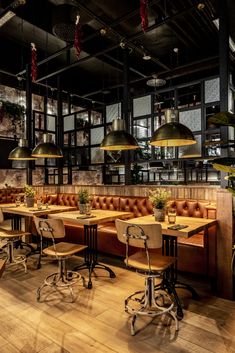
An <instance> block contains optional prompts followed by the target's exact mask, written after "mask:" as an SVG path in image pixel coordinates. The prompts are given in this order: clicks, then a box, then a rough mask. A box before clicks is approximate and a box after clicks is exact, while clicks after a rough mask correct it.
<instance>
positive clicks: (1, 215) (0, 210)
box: [0, 208, 4, 224]
mask: <svg viewBox="0 0 235 353" xmlns="http://www.w3.org/2000/svg"><path fill="white" fill-rule="evenodd" d="M3 221H4V216H3V212H2V209H1V208H0V224H1V223H3Z"/></svg>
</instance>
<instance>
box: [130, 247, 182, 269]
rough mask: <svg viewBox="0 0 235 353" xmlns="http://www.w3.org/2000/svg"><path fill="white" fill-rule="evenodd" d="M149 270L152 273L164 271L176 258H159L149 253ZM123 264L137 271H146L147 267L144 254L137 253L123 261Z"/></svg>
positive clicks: (141, 252) (159, 256)
mask: <svg viewBox="0 0 235 353" xmlns="http://www.w3.org/2000/svg"><path fill="white" fill-rule="evenodd" d="M149 257H150V263H151V270H152V271H159V272H161V271H165V270H166V269H167V268H169V266H171V265H173V263H175V261H176V258H175V257H171V256H161V255H157V254H153V253H149ZM125 263H126V264H128V266H130V267H134V268H136V269H138V270H143V271H148V270H149V265H148V263H147V262H146V253H145V252H143V251H139V252H137V253H135V254H134V255H131V256H129V257H128V261H127V259H126V260H125Z"/></svg>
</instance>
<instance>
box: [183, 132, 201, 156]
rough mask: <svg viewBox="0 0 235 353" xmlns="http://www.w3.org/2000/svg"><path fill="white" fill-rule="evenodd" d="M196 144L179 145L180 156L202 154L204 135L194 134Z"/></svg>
mask: <svg viewBox="0 0 235 353" xmlns="http://www.w3.org/2000/svg"><path fill="white" fill-rule="evenodd" d="M194 137H195V140H196V141H197V143H196V144H194V145H190V146H183V147H179V158H190V157H200V156H201V155H202V136H201V135H196V136H194Z"/></svg>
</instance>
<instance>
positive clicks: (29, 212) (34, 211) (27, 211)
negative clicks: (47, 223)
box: [0, 203, 77, 217]
mask: <svg viewBox="0 0 235 353" xmlns="http://www.w3.org/2000/svg"><path fill="white" fill-rule="evenodd" d="M0 207H1V209H2V212H3V213H11V214H16V215H19V216H25V217H33V216H43V215H47V214H50V213H58V212H67V211H73V210H77V207H73V206H60V205H49V206H48V208H46V206H45V205H42V209H41V210H39V209H38V208H37V205H34V207H25V206H23V205H20V206H16V205H15V204H14V203H12V204H10V203H6V204H0Z"/></svg>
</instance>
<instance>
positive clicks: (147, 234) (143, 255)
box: [116, 219, 179, 335]
mask: <svg viewBox="0 0 235 353" xmlns="http://www.w3.org/2000/svg"><path fill="white" fill-rule="evenodd" d="M130 222H131V221H121V220H119V219H118V220H116V228H117V236H118V239H119V241H121V242H122V243H125V244H126V259H125V263H126V265H127V267H130V268H134V269H136V270H137V272H139V273H141V274H144V276H145V289H144V290H142V291H138V292H135V293H133V294H131V295H130V296H129V297H128V298H126V300H125V311H126V312H128V313H129V314H130V315H132V316H133V318H132V322H131V334H132V335H135V333H136V331H135V321H136V318H137V317H138V316H149V317H152V318H155V317H156V316H159V315H163V314H168V315H170V316H171V317H172V318H173V319H174V321H175V325H176V331H178V329H179V324H178V319H177V317H176V315H175V312H174V311H173V307H174V302H173V301H172V300H171V298H170V296H169V294H168V293H167V291H165V290H162V289H161V290H156V285H155V279H156V278H162V277H163V275H164V274H165V272H166V271H167V270H168V269H169V267H170V266H171V265H173V264H174V262H175V260H176V259H175V258H173V257H170V256H162V255H158V254H156V253H151V252H150V251H149V250H150V249H159V248H161V247H162V229H161V225H160V224H151V225H134V224H131V223H130ZM129 246H134V247H137V248H139V251H137V252H136V253H135V254H134V255H131V256H129V254H128V250H129ZM137 304H138V305H137Z"/></svg>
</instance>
